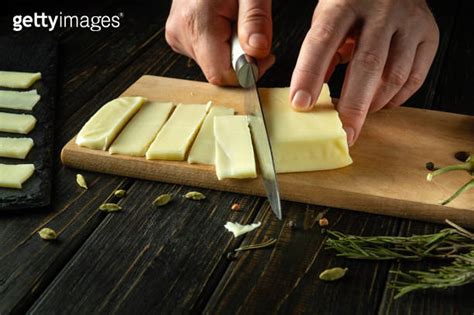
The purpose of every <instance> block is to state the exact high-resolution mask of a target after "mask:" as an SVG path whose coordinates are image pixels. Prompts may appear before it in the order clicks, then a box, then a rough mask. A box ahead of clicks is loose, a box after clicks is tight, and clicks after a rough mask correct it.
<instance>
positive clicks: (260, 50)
mask: <svg viewBox="0 0 474 315" xmlns="http://www.w3.org/2000/svg"><path fill="white" fill-rule="evenodd" d="M237 25H238V32H237V33H238V34H239V40H240V45H241V46H242V49H243V50H244V51H245V53H246V54H248V55H250V56H252V57H255V58H265V57H267V56H268V54H269V53H270V48H271V46H272V2H271V0H240V1H239V17H238V22H237Z"/></svg>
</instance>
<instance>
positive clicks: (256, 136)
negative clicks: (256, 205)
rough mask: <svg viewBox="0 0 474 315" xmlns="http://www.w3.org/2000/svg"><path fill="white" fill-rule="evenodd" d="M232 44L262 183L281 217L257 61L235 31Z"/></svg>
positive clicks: (275, 212)
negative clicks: (247, 50)
mask: <svg viewBox="0 0 474 315" xmlns="http://www.w3.org/2000/svg"><path fill="white" fill-rule="evenodd" d="M231 46H232V66H233V68H234V70H235V73H236V75H237V79H238V80H239V84H240V85H241V86H242V87H243V88H244V89H245V94H244V107H245V110H246V112H247V117H248V119H249V126H250V131H251V133H252V136H253V137H252V138H253V142H254V146H255V152H256V155H257V160H258V163H259V166H260V172H261V173H262V178H263V186H264V188H265V192H266V194H267V198H268V201H269V203H270V207H271V209H272V211H273V213H274V214H275V215H276V217H277V218H278V219H280V220H281V219H282V209H281V201H280V192H279V190H278V181H277V178H276V173H275V163H274V160H273V153H272V149H271V143H270V139H269V137H268V132H267V128H266V125H265V117H264V114H263V110H262V105H261V102H260V97H259V94H258V89H257V78H258V67H257V63H256V60H255V59H253V58H252V57H250V56H247V55H246V54H245V53H244V51H243V49H242V47H241V46H240V42H239V38H238V36H237V33H234V36H233V38H232V42H231Z"/></svg>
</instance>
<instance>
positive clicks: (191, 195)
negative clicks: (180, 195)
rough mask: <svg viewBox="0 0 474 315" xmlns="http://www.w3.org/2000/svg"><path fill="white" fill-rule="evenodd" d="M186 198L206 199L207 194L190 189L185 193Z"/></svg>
mask: <svg viewBox="0 0 474 315" xmlns="http://www.w3.org/2000/svg"><path fill="white" fill-rule="evenodd" d="M184 198H186V199H191V200H203V199H206V196H205V195H204V194H203V193H200V192H199V191H190V192H188V193H186V195H184Z"/></svg>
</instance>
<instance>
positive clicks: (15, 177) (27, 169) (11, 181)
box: [0, 164, 35, 188]
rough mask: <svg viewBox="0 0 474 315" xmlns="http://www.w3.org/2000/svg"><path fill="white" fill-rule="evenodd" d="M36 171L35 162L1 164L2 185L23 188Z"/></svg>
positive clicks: (0, 182)
mask: <svg viewBox="0 0 474 315" xmlns="http://www.w3.org/2000/svg"><path fill="white" fill-rule="evenodd" d="M34 171H35V166H34V165H33V164H18V165H8V164H0V187H5V188H21V187H22V186H23V183H24V182H25V181H26V180H27V179H28V178H30V177H31V175H33V173H34Z"/></svg>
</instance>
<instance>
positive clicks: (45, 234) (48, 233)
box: [38, 228, 58, 241]
mask: <svg viewBox="0 0 474 315" xmlns="http://www.w3.org/2000/svg"><path fill="white" fill-rule="evenodd" d="M38 234H39V236H40V237H41V238H42V239H44V240H47V241H51V240H55V239H56V238H58V234H57V233H56V232H55V231H54V230H53V229H50V228H42V229H41V230H39V232H38Z"/></svg>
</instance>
